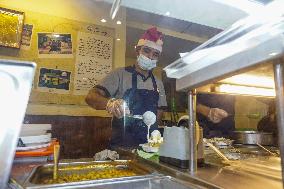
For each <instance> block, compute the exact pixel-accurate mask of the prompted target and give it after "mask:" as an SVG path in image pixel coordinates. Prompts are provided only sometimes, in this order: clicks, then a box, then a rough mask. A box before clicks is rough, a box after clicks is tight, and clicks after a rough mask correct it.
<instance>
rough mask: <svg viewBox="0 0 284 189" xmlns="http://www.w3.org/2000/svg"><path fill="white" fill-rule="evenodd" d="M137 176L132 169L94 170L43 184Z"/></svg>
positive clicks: (61, 176)
mask: <svg viewBox="0 0 284 189" xmlns="http://www.w3.org/2000/svg"><path fill="white" fill-rule="evenodd" d="M129 176H136V173H134V172H133V171H132V170H131V169H116V168H110V169H103V170H93V171H90V172H87V173H84V174H82V173H81V174H79V173H73V174H67V173H66V174H61V175H60V174H59V177H58V179H56V180H53V179H45V180H44V181H43V184H61V183H67V182H79V181H86V180H97V179H109V178H118V177H129Z"/></svg>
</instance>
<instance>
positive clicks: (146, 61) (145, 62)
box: [137, 54, 157, 70]
mask: <svg viewBox="0 0 284 189" xmlns="http://www.w3.org/2000/svg"><path fill="white" fill-rule="evenodd" d="M137 62H138V65H139V66H140V68H141V69H142V70H152V69H153V68H155V67H156V66H157V60H151V59H150V58H148V57H147V56H145V55H143V54H140V55H139V56H138V58H137Z"/></svg>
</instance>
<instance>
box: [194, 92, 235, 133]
mask: <svg viewBox="0 0 284 189" xmlns="http://www.w3.org/2000/svg"><path fill="white" fill-rule="evenodd" d="M196 112H197V115H196V116H197V118H196V119H197V121H198V123H199V125H200V126H201V127H202V128H203V136H204V137H205V138H213V137H227V138H228V137H231V136H232V132H233V131H234V130H235V120H234V114H235V97H234V96H233V95H223V94H197V107H196Z"/></svg>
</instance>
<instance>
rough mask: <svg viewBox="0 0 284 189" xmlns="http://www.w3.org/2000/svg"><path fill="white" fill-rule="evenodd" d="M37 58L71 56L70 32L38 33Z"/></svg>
mask: <svg viewBox="0 0 284 189" xmlns="http://www.w3.org/2000/svg"><path fill="white" fill-rule="evenodd" d="M37 35H38V55H39V58H72V57H73V56H72V38H71V34H61V33H60V34H59V33H38V34H37Z"/></svg>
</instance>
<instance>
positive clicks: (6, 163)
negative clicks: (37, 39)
mask: <svg viewBox="0 0 284 189" xmlns="http://www.w3.org/2000/svg"><path fill="white" fill-rule="evenodd" d="M34 71H35V64H34V63H28V62H22V61H11V60H0V115H1V129H0V154H1V156H0V189H2V188H6V184H7V180H8V178H9V175H10V169H11V166H12V162H13V159H14V155H15V151H16V146H17V141H18V136H19V134H20V130H21V125H22V122H23V119H24V115H25V112H26V107H27V104H28V99H29V95H30V90H31V86H32V81H33V78H34Z"/></svg>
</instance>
